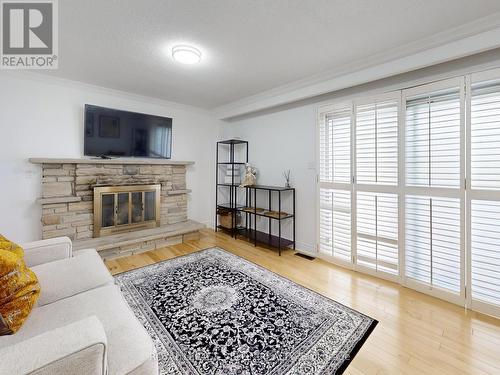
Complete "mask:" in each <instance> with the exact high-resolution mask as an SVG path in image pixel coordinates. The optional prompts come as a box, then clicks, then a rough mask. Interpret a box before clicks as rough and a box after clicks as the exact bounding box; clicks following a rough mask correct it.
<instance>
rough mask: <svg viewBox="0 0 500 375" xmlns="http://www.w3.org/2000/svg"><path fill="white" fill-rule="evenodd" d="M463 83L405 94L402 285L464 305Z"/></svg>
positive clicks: (426, 87)
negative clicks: (404, 282) (403, 255)
mask: <svg viewBox="0 0 500 375" xmlns="http://www.w3.org/2000/svg"><path fill="white" fill-rule="evenodd" d="M463 98H464V80H463V79H452V80H447V81H442V82H438V83H434V84H429V85H424V86H419V87H416V88H412V89H409V90H404V91H403V99H404V105H405V122H404V127H405V172H406V173H405V176H406V178H405V185H404V188H403V190H404V195H405V198H404V199H405V219H404V220H405V232H404V239H405V245H404V253H405V272H404V274H405V280H406V285H408V286H412V287H415V288H416V289H419V290H424V291H426V292H428V293H430V294H433V295H436V296H439V297H442V298H447V299H449V300H452V301H454V302H457V303H464V302H465V293H464V291H463V278H464V269H463V265H464V264H465V259H464V253H463V249H464V246H465V243H464V240H463V238H464V237H463V234H464V231H465V228H464V226H463V221H462V220H461V217H462V215H464V212H463V211H464V210H463V207H462V206H463V204H464V189H463V184H462V176H463V169H464V168H463V167H464V166H463V155H464V150H463V147H462V139H463V133H464V132H463V128H464V109H465V105H464V100H463Z"/></svg>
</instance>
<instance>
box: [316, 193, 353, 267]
mask: <svg viewBox="0 0 500 375" xmlns="http://www.w3.org/2000/svg"><path fill="white" fill-rule="evenodd" d="M319 225H320V233H319V236H320V239H319V251H320V253H322V254H324V255H327V256H330V257H334V258H338V259H341V260H343V261H346V262H350V261H351V192H350V191H342V190H334V189H320V224H319Z"/></svg>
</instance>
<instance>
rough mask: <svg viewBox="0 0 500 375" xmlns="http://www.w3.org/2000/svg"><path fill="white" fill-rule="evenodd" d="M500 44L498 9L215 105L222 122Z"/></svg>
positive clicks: (453, 58) (468, 54)
mask: <svg viewBox="0 0 500 375" xmlns="http://www.w3.org/2000/svg"><path fill="white" fill-rule="evenodd" d="M498 47H500V13H494V14H491V15H489V16H487V17H484V18H481V19H478V20H476V21H473V22H470V23H467V24H464V25H462V26H459V27H456V28H453V29H449V30H446V31H444V32H441V33H438V34H435V35H433V36H432V37H430V38H425V39H421V40H418V41H415V42H412V43H409V44H406V45H403V46H400V47H398V48H395V49H392V50H390V51H384V52H381V53H377V54H375V55H371V56H368V57H366V58H363V59H362V60H359V61H355V62H353V63H350V64H346V65H343V66H339V67H336V68H333V69H330V70H328V71H325V72H322V73H319V74H316V75H313V76H310V77H307V78H305V79H301V80H298V81H294V82H291V83H289V84H285V85H282V86H278V87H276V88H274V89H271V90H267V91H264V92H262V93H259V94H256V95H252V96H248V97H246V98H243V99H239V100H236V101H233V102H230V103H228V104H224V105H222V106H219V107H216V108H214V109H213V113H214V115H215V117H216V118H218V119H220V120H228V119H231V118H234V117H237V116H242V115H247V114H250V113H252V112H257V111H261V110H265V109H269V108H272V107H277V106H281V105H285V104H289V103H292V102H297V101H300V100H304V99H309V98H312V97H315V96H318V95H322V94H326V93H331V92H334V91H338V90H342V89H345V88H349V87H353V86H357V85H361V84H364V83H368V82H372V81H376V80H379V79H383V78H388V77H390V76H394V75H398V74H403V73H407V72H410V71H413V70H417V69H422V68H426V67H429V66H431V65H435V64H440V63H445V62H448V61H451V60H456V59H460V58H463V57H466V56H470V55H474V54H477V53H481V52H485V51H488V50H491V49H495V48H498Z"/></svg>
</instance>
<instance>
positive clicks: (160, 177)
mask: <svg viewBox="0 0 500 375" xmlns="http://www.w3.org/2000/svg"><path fill="white" fill-rule="evenodd" d="M30 162H32V163H35V164H40V165H41V167H42V197H41V198H39V202H40V203H41V206H42V217H41V222H42V238H43V239H47V238H53V237H59V236H68V237H70V238H71V239H72V240H73V241H74V245H75V247H76V248H78V247H96V248H97V249H98V250H102V251H103V252H102V253H101V255H103V254H106V257H109V255H115V256H122V255H128V254H130V253H135V252H139V251H147V250H150V249H152V248H153V249H154V248H157V247H159V246H161V245H163V246H165V245H166V244H167V243H171V242H172V240H171V238H172V237H174V235H175V237H176V241H177V242H182V240H183V236H184V235H186V234H190V233H194V232H197V231H198V230H199V229H200V228H201V227H203V226H201V224H199V223H196V222H193V221H190V220H188V217H187V202H188V194H189V192H190V190H189V189H187V187H186V166H187V165H189V164H192V163H191V162H176V161H170V160H165V159H125V158H124V159H112V160H101V159H84V158H82V159H46V158H44V159H42V158H40V159H30ZM193 223H195V224H197V225H194V224H193ZM134 233H136V234H134ZM179 236H180V237H179ZM146 237H147V240H144V238H146ZM167 239H169V240H168V241H167ZM179 239H180V241H179ZM134 241H135V242H134ZM122 243H123V244H125V245H122ZM104 250H106V251H105V252H104Z"/></svg>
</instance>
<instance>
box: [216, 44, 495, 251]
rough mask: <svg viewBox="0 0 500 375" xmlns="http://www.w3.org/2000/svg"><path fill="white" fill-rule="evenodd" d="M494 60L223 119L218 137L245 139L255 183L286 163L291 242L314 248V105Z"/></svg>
mask: <svg viewBox="0 0 500 375" xmlns="http://www.w3.org/2000/svg"><path fill="white" fill-rule="evenodd" d="M498 66H500V51H499V50H495V51H490V52H487V53H483V54H480V55H476V56H472V57H469V58H465V59H462V60H457V61H454V62H451V63H446V64H440V65H436V66H433V67H430V68H427V69H422V70H419V71H415V72H412V73H407V74H403V75H399V76H394V77H391V78H387V79H384V80H380V81H377V82H373V83H370V84H366V85H361V86H357V87H353V88H350V89H346V90H341V91H337V92H335V93H331V94H326V95H322V96H320V97H317V98H313V99H310V100H307V101H301V102H298V103H294V104H289V105H286V106H282V107H278V108H275V109H271V110H266V111H263V112H261V113H257V114H254V115H246V116H242V117H240V118H236V119H233V120H231V121H230V122H227V123H226V124H225V125H224V126H223V127H222V129H221V133H220V138H221V139H227V138H233V137H239V138H241V139H244V140H248V141H249V143H250V144H249V150H250V155H249V159H250V162H251V163H253V164H255V166H256V167H257V168H258V169H259V171H260V175H259V177H258V183H259V184H269V185H271V184H276V185H282V184H283V178H282V171H283V170H284V169H291V171H292V186H294V187H295V188H296V191H297V193H296V194H297V248H298V249H299V250H303V251H304V252H312V251H314V247H315V244H316V223H317V220H316V171H315V165H316V152H315V144H316V111H317V108H318V106H319V105H321V104H325V103H328V102H332V101H337V100H347V99H350V98H353V97H360V96H368V95H373V94H376V93H381V92H387V91H391V90H396V89H401V88H405V87H409V86H412V85H417V84H421V83H424V82H429V81H432V80H438V79H443V78H448V77H451V76H456V75H460V74H466V73H469V72H472V71H478V70H483V69H488V68H492V67H498Z"/></svg>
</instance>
